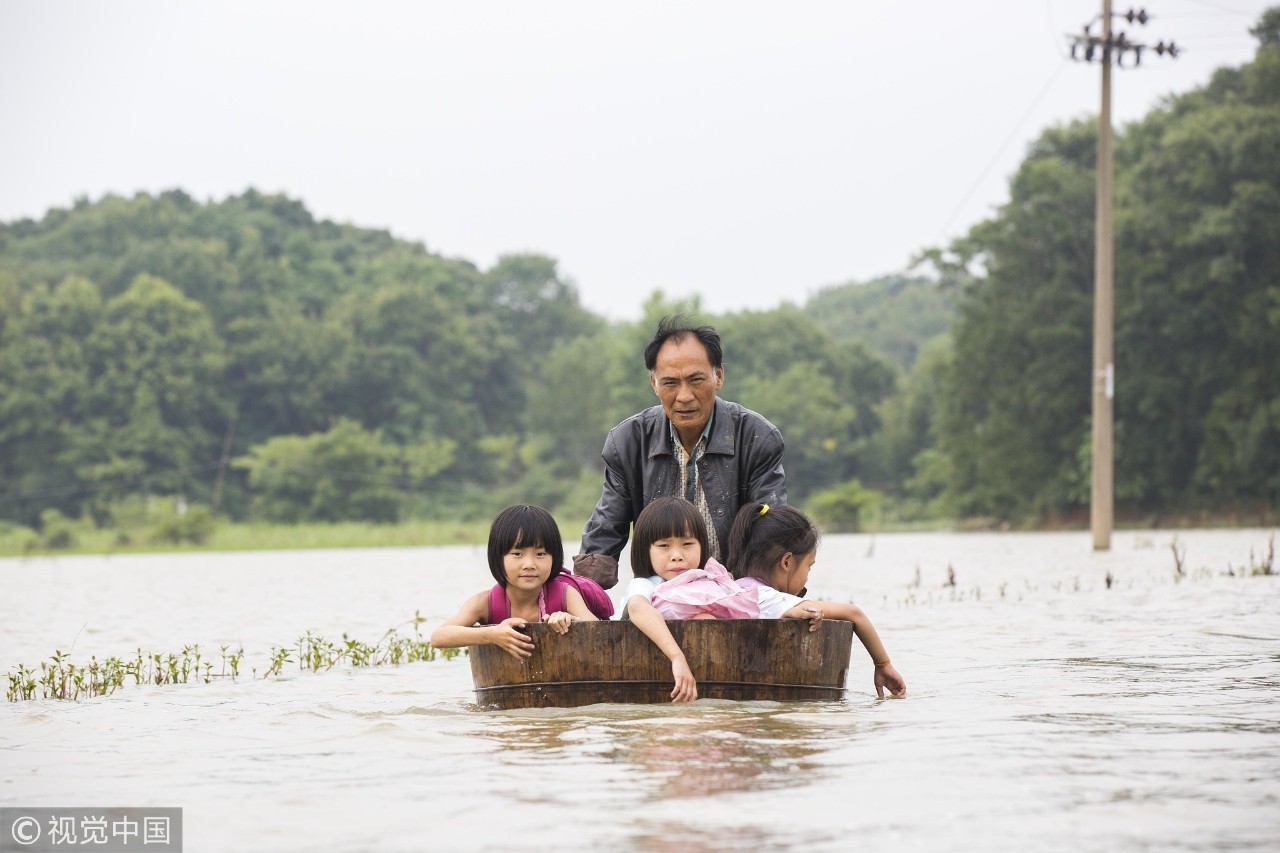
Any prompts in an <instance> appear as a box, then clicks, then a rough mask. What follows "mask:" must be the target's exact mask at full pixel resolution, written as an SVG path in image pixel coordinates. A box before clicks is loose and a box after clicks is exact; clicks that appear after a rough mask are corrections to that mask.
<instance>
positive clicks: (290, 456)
mask: <svg viewBox="0 0 1280 853" xmlns="http://www.w3.org/2000/svg"><path fill="white" fill-rule="evenodd" d="M439 450H440V453H441V456H442V457H443V456H445V455H447V454H446V449H445V448H439ZM436 461H437V464H439V462H441V461H443V459H437V460H436ZM234 464H235V467H237V468H240V469H243V470H245V471H247V472H248V474H249V485H250V487H251V488H252V489H253V492H254V495H255V497H254V504H255V510H256V514H257V515H259V516H260V517H262V518H265V519H267V520H270V521H283V522H299V521H339V520H343V519H353V520H358V521H380V522H390V521H395V520H397V518H398V517H399V514H400V507H401V502H402V500H403V498H402V495H401V488H402V486H403V485H405V484H406V483H405V482H404V481H401V480H398V479H397V476H398V475H400V474H401V472H403V471H404V470H405V468H404V459H403V457H402V456H401V455H400V454H399V453H398V451H397V448H396V447H395V446H393V445H389V444H387V443H386V442H384V441H383V439H382V436H381V435H380V434H379V433H377V432H370V431H368V430H366V429H364V428H363V427H361V426H360V425H359V424H357V423H355V422H354V421H349V420H339V421H338V422H337V423H336V424H334V426H333V427H332V428H331V429H330V430H329V431H327V432H323V433H314V434H312V435H308V436H301V435H289V436H279V437H277V438H273V439H271V440H270V441H267V442H265V443H264V444H260V445H256V446H255V447H253V448H252V449H251V450H250V452H249V453H248V455H246V456H243V457H240V458H238V459H236V460H235V463H234Z"/></svg>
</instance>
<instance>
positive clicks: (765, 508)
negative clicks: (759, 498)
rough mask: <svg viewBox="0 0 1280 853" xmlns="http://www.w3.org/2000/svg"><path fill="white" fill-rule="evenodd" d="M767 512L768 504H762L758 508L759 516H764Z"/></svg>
mask: <svg viewBox="0 0 1280 853" xmlns="http://www.w3.org/2000/svg"><path fill="white" fill-rule="evenodd" d="M768 511H769V505H768V504H763V505H762V506H761V507H760V514H761V515H764V514H765V513H766V512H768Z"/></svg>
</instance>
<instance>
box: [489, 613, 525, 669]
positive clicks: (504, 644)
mask: <svg viewBox="0 0 1280 853" xmlns="http://www.w3.org/2000/svg"><path fill="white" fill-rule="evenodd" d="M528 624H529V623H528V622H525V621H524V620H523V619H520V618H519V617H516V616H512V617H511V618H510V619H503V620H502V622H501V623H499V624H497V625H494V626H492V628H493V640H492V642H493V644H494V645H495V646H497V647H498V648H500V649H502V650H503V651H504V652H506V653H507V654H509V655H511V656H512V657H513V658H515V659H516V660H520V659H522V658H527V657H529V656H531V655H532V654H533V640H531V639H529V635H528V634H522V633H521V632H520V630H519V629H520V628H524V627H525V626H527V625H528Z"/></svg>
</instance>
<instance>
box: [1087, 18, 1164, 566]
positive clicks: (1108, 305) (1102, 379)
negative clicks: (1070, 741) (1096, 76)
mask: <svg viewBox="0 0 1280 853" xmlns="http://www.w3.org/2000/svg"><path fill="white" fill-rule="evenodd" d="M1113 17H1117V18H1123V19H1125V20H1126V21H1128V22H1129V23H1130V24H1133V23H1135V22H1136V23H1138V24H1146V22H1147V21H1149V20H1151V18H1150V17H1149V16H1148V15H1147V11H1146V10H1145V9H1140V10H1138V11H1136V12H1135V11H1134V10H1133V9H1130V10H1129V11H1128V12H1125V13H1124V14H1122V15H1114V16H1113V13H1112V11H1111V0H1102V15H1101V16H1100V19H1101V24H1102V33H1101V35H1094V34H1093V32H1092V30H1093V25H1094V24H1095V23H1099V19H1097V18H1095V19H1094V20H1093V21H1090V22H1089V23H1088V24H1085V27H1084V33H1083V34H1082V35H1070V36H1068V38H1069V39H1070V40H1071V58H1072V59H1083V61H1085V62H1092V61H1093V60H1094V58H1095V57H1096V58H1097V59H1098V60H1099V62H1100V63H1101V64H1102V109H1101V110H1100V111H1099V113H1098V166H1097V173H1098V189H1097V202H1096V203H1097V212H1096V225H1095V232H1094V263H1093V283H1094V284H1093V299H1094V302H1093V394H1092V398H1093V465H1092V467H1093V480H1092V489H1091V492H1090V502H1089V527H1090V529H1091V530H1092V531H1093V550H1095V551H1109V550H1111V530H1112V527H1113V526H1114V509H1115V504H1114V501H1115V486H1114V482H1113V476H1112V475H1113V471H1114V459H1115V451H1114V448H1113V445H1112V435H1113V429H1112V425H1113V422H1114V420H1113V407H1112V403H1113V399H1114V397H1115V356H1114V345H1113V330H1114V328H1115V298H1114V292H1115V288H1114V277H1115V263H1114V256H1115V252H1114V250H1115V236H1114V233H1113V230H1112V223H1111V208H1112V200H1113V199H1114V197H1115V190H1114V180H1113V179H1114V177H1115V173H1114V167H1113V158H1112V153H1111V141H1112V128H1111V63H1112V62H1113V61H1114V62H1115V64H1116V66H1117V67H1118V68H1124V67H1125V64H1124V58H1125V54H1126V53H1127V52H1132V53H1133V57H1134V61H1133V67H1137V66H1138V65H1140V64H1141V63H1142V51H1144V50H1148V49H1150V50H1154V51H1155V52H1156V54H1158V55H1160V56H1164V55H1165V54H1166V53H1168V54H1169V55H1170V56H1177V55H1178V48H1177V46H1176V45H1175V44H1173V42H1169V43H1168V44H1167V45H1166V44H1165V43H1164V42H1163V41H1161V42H1157V43H1156V45H1155V46H1154V47H1151V48H1148V46H1147V45H1145V44H1141V43H1139V42H1135V41H1131V40H1130V39H1129V37H1128V35H1127V34H1125V33H1124V32H1121V33H1119V34H1114V33H1113V30H1112V27H1111V22H1112V18H1113Z"/></svg>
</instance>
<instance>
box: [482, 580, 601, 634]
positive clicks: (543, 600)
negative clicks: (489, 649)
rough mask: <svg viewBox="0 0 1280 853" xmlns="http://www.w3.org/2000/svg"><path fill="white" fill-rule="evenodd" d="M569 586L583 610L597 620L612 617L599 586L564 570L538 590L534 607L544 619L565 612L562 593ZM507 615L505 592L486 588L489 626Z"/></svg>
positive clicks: (563, 593) (496, 586)
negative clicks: (574, 591) (581, 602)
mask: <svg viewBox="0 0 1280 853" xmlns="http://www.w3.org/2000/svg"><path fill="white" fill-rule="evenodd" d="M570 586H572V587H573V588H574V589H576V590H577V591H578V594H579V595H581V596H582V601H583V602H584V603H585V604H586V605H587V609H588V610H590V611H591V613H592V615H594V616H595V617H596V618H597V619H608V618H609V617H610V616H612V615H613V599H611V598H609V593H607V592H605V591H604V588H603V587H601V586H600V584H598V583H596V582H595V581H593V580H592V579H591V578H584V577H581V576H579V575H575V574H572V573H570V571H569V570H568V569H564V570H562V571H561V572H560V574H559V575H557V576H556V577H555V578H554V579H553V580H552V581H550V582H549V583H548V584H547V585H546V586H544V587H543V588H542V593H541V594H540V595H539V596H538V608H539V609H540V610H541V611H542V614H543V616H544V617H545V616H546V615H547V614H549V613H555V612H556V611H558V610H564V609H565V599H566V598H567V597H568V593H566V591H565V590H567V589H568V588H569V587H570ZM510 616H511V610H510V608H509V607H508V606H507V591H506V589H504V588H503V587H502V586H501V585H500V584H494V585H493V586H492V587H491V588H490V589H489V624H491V625H497V624H498V623H499V622H501V621H502V620H503V619H507V618H509V617H510Z"/></svg>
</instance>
